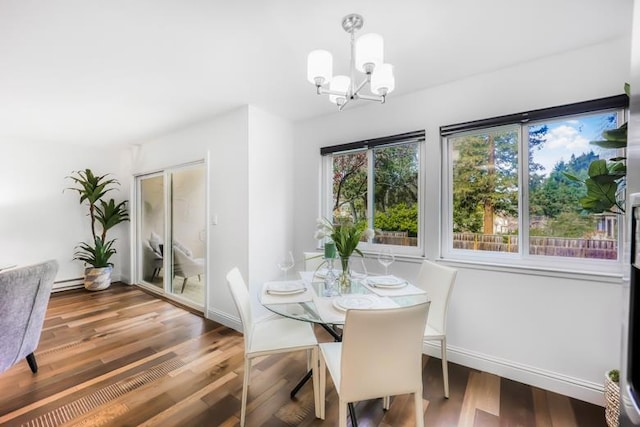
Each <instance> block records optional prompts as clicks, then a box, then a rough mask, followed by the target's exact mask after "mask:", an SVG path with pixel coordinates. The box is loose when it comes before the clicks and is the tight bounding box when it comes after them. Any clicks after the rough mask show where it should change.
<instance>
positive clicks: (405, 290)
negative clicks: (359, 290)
mask: <svg viewBox="0 0 640 427" xmlns="http://www.w3.org/2000/svg"><path fill="white" fill-rule="evenodd" d="M373 280H374V278H373V277H369V278H367V280H366V281H365V282H363V285H364V286H365V288H367V289H369V290H370V291H371V292H373V293H374V294H376V295H379V296H383V297H399V296H404V295H420V294H426V292H425V291H424V290H422V289H420V288H418V287H417V286H414V285H412V284H411V283H407V285H406V286H402V287H397V288H393V287H390V288H385V287H377V286H372V285H371V282H370V281H373Z"/></svg>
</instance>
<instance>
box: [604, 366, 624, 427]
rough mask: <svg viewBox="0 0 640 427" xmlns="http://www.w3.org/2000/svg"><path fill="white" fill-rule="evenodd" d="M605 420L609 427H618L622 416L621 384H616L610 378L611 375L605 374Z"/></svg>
mask: <svg viewBox="0 0 640 427" xmlns="http://www.w3.org/2000/svg"><path fill="white" fill-rule="evenodd" d="M604 401H605V407H604V418H605V419H606V420H607V425H608V426H609V427H618V425H619V424H618V417H619V416H620V384H618V383H614V382H613V381H611V379H610V378H609V373H608V372H605V374H604Z"/></svg>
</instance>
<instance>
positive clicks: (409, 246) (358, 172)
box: [321, 131, 425, 254]
mask: <svg viewBox="0 0 640 427" xmlns="http://www.w3.org/2000/svg"><path fill="white" fill-rule="evenodd" d="M424 135H425V133H424V131H416V132H409V133H406V134H401V135H394V136H389V137H383V138H376V139H371V140H366V141H360V142H354V143H349V144H343V145H339V146H332V147H324V148H322V149H321V154H322V155H323V160H324V167H325V174H324V175H325V179H324V182H325V189H326V191H325V200H324V208H323V211H324V212H326V214H325V216H326V217H327V218H332V217H335V215H336V214H338V213H348V214H350V215H351V216H352V217H353V218H354V220H355V221H356V223H359V224H361V226H362V227H363V228H364V227H369V228H373V229H374V230H375V231H376V235H375V237H374V238H373V239H372V240H371V241H368V242H365V241H363V243H362V244H361V245H360V247H361V249H363V250H369V251H376V250H378V249H379V248H382V247H389V246H393V247H394V249H393V250H394V251H395V252H396V253H398V254H402V253H406V254H418V253H421V252H422V243H421V236H422V223H423V221H422V219H421V212H422V211H423V210H422V209H421V204H422V199H423V196H422V194H421V185H420V183H421V176H422V175H421V174H422V172H421V167H420V159H421V158H422V156H423V154H422V151H423V150H424V143H423V142H424Z"/></svg>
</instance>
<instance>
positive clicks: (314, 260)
mask: <svg viewBox="0 0 640 427" xmlns="http://www.w3.org/2000/svg"><path fill="white" fill-rule="evenodd" d="M303 256H304V270H305V271H316V270H317V269H318V268H320V266H321V265H322V263H324V252H303Z"/></svg>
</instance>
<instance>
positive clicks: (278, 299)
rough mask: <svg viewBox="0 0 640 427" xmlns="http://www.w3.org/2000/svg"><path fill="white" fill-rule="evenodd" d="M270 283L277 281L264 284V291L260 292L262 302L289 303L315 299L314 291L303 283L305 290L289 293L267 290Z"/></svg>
mask: <svg viewBox="0 0 640 427" xmlns="http://www.w3.org/2000/svg"><path fill="white" fill-rule="evenodd" d="M296 282H297V283H300V284H303V283H302V282H301V281H296ZM270 283H277V282H267V283H265V284H264V285H263V286H262V291H261V292H260V302H261V303H262V304H287V303H297V302H306V301H311V300H312V299H313V292H311V291H310V290H309V286H307V285H306V284H303V286H304V288H305V290H304V292H298V293H295V294H287V295H275V294H270V293H268V292H267V290H268V289H269V284H270Z"/></svg>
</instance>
